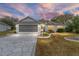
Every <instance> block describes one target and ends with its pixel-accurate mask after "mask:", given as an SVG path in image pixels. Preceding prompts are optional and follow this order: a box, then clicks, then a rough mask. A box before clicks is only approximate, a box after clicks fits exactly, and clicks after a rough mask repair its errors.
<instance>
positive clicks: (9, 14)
mask: <svg viewBox="0 0 79 59" xmlns="http://www.w3.org/2000/svg"><path fill="white" fill-rule="evenodd" d="M0 15H2V16H11V17H12V16H13V15H12V14H11V13H9V12H6V11H5V10H3V9H0Z"/></svg>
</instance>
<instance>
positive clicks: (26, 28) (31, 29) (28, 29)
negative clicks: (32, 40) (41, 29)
mask: <svg viewBox="0 0 79 59" xmlns="http://www.w3.org/2000/svg"><path fill="white" fill-rule="evenodd" d="M37 31H38V26H37V25H19V32H37Z"/></svg>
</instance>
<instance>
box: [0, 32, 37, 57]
mask: <svg viewBox="0 0 79 59" xmlns="http://www.w3.org/2000/svg"><path fill="white" fill-rule="evenodd" d="M36 41H37V35H36V34H34V33H33V34H29V33H28V34H13V35H10V36H7V37H1V38H0V56H33V55H34V54H35V46H36Z"/></svg>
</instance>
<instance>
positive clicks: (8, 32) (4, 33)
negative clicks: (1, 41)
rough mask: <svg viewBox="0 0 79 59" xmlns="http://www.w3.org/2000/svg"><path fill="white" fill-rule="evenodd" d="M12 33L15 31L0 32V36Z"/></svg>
mask: <svg viewBox="0 0 79 59" xmlns="http://www.w3.org/2000/svg"><path fill="white" fill-rule="evenodd" d="M13 33H15V30H10V31H4V32H0V37H1V36H6V35H10V34H13Z"/></svg>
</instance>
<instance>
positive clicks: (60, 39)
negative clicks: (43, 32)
mask: <svg viewBox="0 0 79 59" xmlns="http://www.w3.org/2000/svg"><path fill="white" fill-rule="evenodd" d="M76 36H77V37H78V36H79V34H75V33H53V34H52V35H51V37H50V38H38V40H37V46H36V56H79V42H73V41H67V40H64V37H76Z"/></svg>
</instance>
